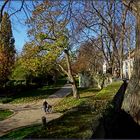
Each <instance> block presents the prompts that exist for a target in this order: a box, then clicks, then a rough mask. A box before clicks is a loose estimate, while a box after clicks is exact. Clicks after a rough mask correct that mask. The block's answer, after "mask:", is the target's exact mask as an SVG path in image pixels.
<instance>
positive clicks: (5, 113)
mask: <svg viewBox="0 0 140 140" xmlns="http://www.w3.org/2000/svg"><path fill="white" fill-rule="evenodd" d="M12 114H13V112H12V111H10V110H7V109H6V110H0V121H2V120H4V119H6V118H7V117H8V116H10V115H12Z"/></svg>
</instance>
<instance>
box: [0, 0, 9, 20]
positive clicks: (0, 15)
mask: <svg viewBox="0 0 140 140" xmlns="http://www.w3.org/2000/svg"><path fill="white" fill-rule="evenodd" d="M9 1H10V0H6V1H5V2H4V4H3V5H2V7H1V10H0V23H1V21H2V16H3V11H4V8H5V6H6V4H7V3H8V2H9Z"/></svg>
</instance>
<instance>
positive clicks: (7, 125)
mask: <svg viewBox="0 0 140 140" xmlns="http://www.w3.org/2000/svg"><path fill="white" fill-rule="evenodd" d="M71 92H72V89H71V85H70V84H66V85H64V86H63V87H62V88H61V89H60V90H58V91H57V92H56V93H54V94H52V95H50V96H49V97H48V98H47V99H46V100H47V102H48V103H49V104H50V105H52V106H53V105H55V104H57V103H58V102H60V101H61V100H62V99H63V98H64V97H65V96H67V95H69V94H70V93H71ZM43 101H44V99H42V100H40V101H38V102H35V103H28V104H0V109H10V110H12V111H14V114H13V115H12V116H10V117H9V118H7V119H5V120H3V121H0V136H3V135H5V134H7V133H8V132H10V131H12V130H14V129H17V128H19V127H23V126H27V125H32V124H38V123H41V121H42V120H41V118H42V116H45V117H46V119H47V122H49V121H51V120H53V119H56V118H59V117H60V116H62V113H48V114H45V112H44V110H43Z"/></svg>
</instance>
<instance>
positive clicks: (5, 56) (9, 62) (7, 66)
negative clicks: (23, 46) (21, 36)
mask: <svg viewBox="0 0 140 140" xmlns="http://www.w3.org/2000/svg"><path fill="white" fill-rule="evenodd" d="M14 60H15V46H14V38H13V34H12V28H11V21H10V19H9V16H8V14H7V13H4V16H3V18H2V22H1V28H0V82H1V84H3V83H5V81H6V80H7V79H8V77H9V76H10V74H11V70H12V67H13V64H14Z"/></svg>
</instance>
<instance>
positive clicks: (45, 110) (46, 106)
mask: <svg viewBox="0 0 140 140" xmlns="http://www.w3.org/2000/svg"><path fill="white" fill-rule="evenodd" d="M48 105H49V104H48V103H47V101H46V100H45V101H44V102H43V109H44V112H45V113H47V112H48Z"/></svg>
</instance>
